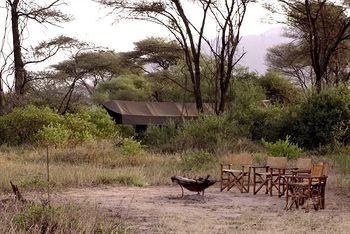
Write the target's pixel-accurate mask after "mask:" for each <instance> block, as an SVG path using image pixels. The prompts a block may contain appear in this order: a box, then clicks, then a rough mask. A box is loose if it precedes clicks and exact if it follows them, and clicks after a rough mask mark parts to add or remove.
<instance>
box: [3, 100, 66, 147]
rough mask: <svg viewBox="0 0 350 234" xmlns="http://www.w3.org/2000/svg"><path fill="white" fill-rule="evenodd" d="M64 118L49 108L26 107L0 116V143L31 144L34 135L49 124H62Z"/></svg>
mask: <svg viewBox="0 0 350 234" xmlns="http://www.w3.org/2000/svg"><path fill="white" fill-rule="evenodd" d="M63 120H64V118H63V117H62V116H60V115H58V114H56V113H54V112H53V110H51V109H50V108H46V107H44V108H39V107H35V106H31V105H29V106H26V107H24V108H15V109H14V110H13V112H11V113H9V114H6V115H3V116H0V143H8V144H11V145H17V144H22V143H32V142H34V141H35V135H36V133H37V132H38V131H39V130H40V129H41V128H43V127H44V126H47V125H49V124H50V123H63Z"/></svg>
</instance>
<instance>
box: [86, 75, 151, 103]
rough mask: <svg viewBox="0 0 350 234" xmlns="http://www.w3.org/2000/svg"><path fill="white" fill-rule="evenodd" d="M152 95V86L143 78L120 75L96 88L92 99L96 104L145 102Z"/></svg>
mask: <svg viewBox="0 0 350 234" xmlns="http://www.w3.org/2000/svg"><path fill="white" fill-rule="evenodd" d="M151 95H152V85H151V83H150V81H149V80H148V79H146V77H144V76H137V75H122V76H119V77H118V78H117V79H112V80H110V81H107V82H105V83H101V84H99V85H98V86H97V88H96V90H95V92H94V94H93V98H94V100H95V101H97V102H98V103H101V102H103V101H106V100H111V99H117V100H130V101H146V100H150V99H151Z"/></svg>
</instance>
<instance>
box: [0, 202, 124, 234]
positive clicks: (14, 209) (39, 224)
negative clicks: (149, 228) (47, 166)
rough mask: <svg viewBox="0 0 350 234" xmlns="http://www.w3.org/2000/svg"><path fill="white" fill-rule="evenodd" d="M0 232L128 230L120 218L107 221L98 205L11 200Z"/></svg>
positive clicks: (115, 231)
mask: <svg viewBox="0 0 350 234" xmlns="http://www.w3.org/2000/svg"><path fill="white" fill-rule="evenodd" d="M0 215H1V217H2V219H0V233H125V231H126V230H127V226H126V225H125V224H124V223H123V222H122V221H121V220H117V219H113V221H106V220H107V218H106V217H103V215H102V216H101V215H98V214H97V213H96V209H89V208H87V207H86V208H83V207H81V206H78V205H76V204H61V205H42V204H27V205H20V204H14V203H13V204H12V203H11V204H8V205H6V206H5V207H4V209H2V210H0Z"/></svg>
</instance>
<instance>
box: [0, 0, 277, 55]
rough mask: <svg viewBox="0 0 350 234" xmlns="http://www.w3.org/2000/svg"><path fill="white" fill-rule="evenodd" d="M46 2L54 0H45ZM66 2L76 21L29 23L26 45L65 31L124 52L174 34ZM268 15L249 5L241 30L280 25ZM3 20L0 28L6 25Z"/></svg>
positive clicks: (83, 1)
mask: <svg viewBox="0 0 350 234" xmlns="http://www.w3.org/2000/svg"><path fill="white" fill-rule="evenodd" d="M39 1H44V0H39ZM44 2H52V1H51V0H45V1H44ZM65 2H67V3H68V6H64V7H62V11H63V12H66V13H69V14H70V15H72V16H73V17H74V20H73V21H72V22H69V23H64V24H62V25H61V27H60V28H57V27H54V26H47V27H43V26H40V25H38V24H34V25H29V26H30V27H29V30H30V32H28V33H29V36H28V38H27V39H26V41H25V43H26V44H27V43H28V44H30V45H33V46H35V45H36V44H37V43H38V42H39V41H43V40H47V39H50V38H53V37H55V36H58V35H61V34H63V35H66V36H70V37H75V38H77V39H80V40H82V41H87V42H92V43H94V44H95V45H97V46H103V47H107V48H109V49H112V50H115V51H117V52H121V51H130V50H132V49H133V48H134V45H133V43H134V42H136V41H139V40H142V39H145V38H147V37H150V36H160V37H170V34H169V33H168V31H167V30H166V29H164V28H163V27H161V26H158V25H155V24H152V23H146V22H140V21H121V22H118V23H114V24H112V23H113V20H114V19H113V17H112V16H106V14H107V11H106V9H104V8H103V7H102V6H101V5H99V4H98V3H96V2H93V1H91V0H66V1H65ZM266 15H267V11H266V10H265V9H263V8H262V7H261V6H259V5H257V4H251V5H249V6H248V11H247V15H246V18H245V21H244V26H243V28H242V31H241V33H242V36H245V35H252V34H261V33H263V32H265V31H267V30H269V29H272V28H274V27H276V25H273V24H268V23H263V22H262V21H263V20H264V18H265V16H266ZM3 17H4V14H3V9H0V18H1V21H2V20H3V19H2V18H3ZM1 21H0V27H1V28H2V25H1V24H2V22H1ZM213 37H214V35H213Z"/></svg>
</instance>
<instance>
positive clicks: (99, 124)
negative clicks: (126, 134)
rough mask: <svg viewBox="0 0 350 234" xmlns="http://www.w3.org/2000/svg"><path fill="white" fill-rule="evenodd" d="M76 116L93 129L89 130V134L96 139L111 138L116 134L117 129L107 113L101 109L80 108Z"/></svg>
mask: <svg viewBox="0 0 350 234" xmlns="http://www.w3.org/2000/svg"><path fill="white" fill-rule="evenodd" d="M76 115H78V116H79V117H80V118H81V119H84V120H86V121H87V122H89V123H90V124H92V125H93V126H94V127H93V128H91V127H90V129H89V131H90V132H91V134H92V135H93V136H94V137H97V138H104V139H106V138H111V137H115V136H116V135H117V134H118V128H117V126H116V124H115V122H114V121H113V120H112V118H111V117H110V116H109V114H108V113H107V111H106V110H105V109H102V108H96V109H93V110H92V109H89V108H87V107H82V108H80V109H79V110H78V111H77V113H76Z"/></svg>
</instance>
